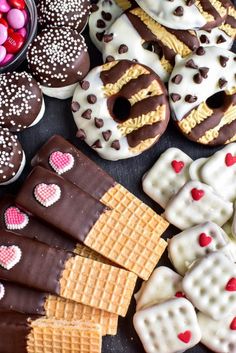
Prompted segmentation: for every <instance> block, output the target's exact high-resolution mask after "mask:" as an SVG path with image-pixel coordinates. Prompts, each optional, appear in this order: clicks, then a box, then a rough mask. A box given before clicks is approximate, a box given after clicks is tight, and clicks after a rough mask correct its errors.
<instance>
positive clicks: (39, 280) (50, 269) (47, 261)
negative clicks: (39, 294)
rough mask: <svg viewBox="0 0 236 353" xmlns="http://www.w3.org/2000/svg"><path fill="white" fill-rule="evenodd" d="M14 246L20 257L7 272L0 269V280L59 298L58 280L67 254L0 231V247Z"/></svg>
mask: <svg viewBox="0 0 236 353" xmlns="http://www.w3.org/2000/svg"><path fill="white" fill-rule="evenodd" d="M12 245H15V246H18V247H19V248H20V249H21V252H22V256H21V259H20V261H19V262H18V263H17V264H16V265H15V266H14V267H12V268H11V269H10V270H6V269H4V268H3V267H1V266H0V279H3V280H6V281H12V282H16V283H19V284H22V285H25V286H27V287H32V288H35V289H38V290H41V291H44V292H49V293H52V294H60V277H61V275H62V272H63V270H64V268H65V263H66V261H67V260H68V259H69V258H71V257H72V256H74V255H73V254H72V253H70V252H66V251H64V250H59V249H56V248H51V247H49V246H48V245H46V244H43V243H40V242H38V241H35V240H31V239H28V238H25V237H19V236H18V235H16V234H14V233H11V232H5V231H4V230H0V246H12Z"/></svg>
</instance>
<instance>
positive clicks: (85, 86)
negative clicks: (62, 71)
mask: <svg viewBox="0 0 236 353" xmlns="http://www.w3.org/2000/svg"><path fill="white" fill-rule="evenodd" d="M80 87H81V88H82V89H84V90H85V91H87V90H88V89H89V87H90V83H89V82H88V81H85V80H83V81H81V82H80Z"/></svg>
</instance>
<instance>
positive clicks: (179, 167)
mask: <svg viewBox="0 0 236 353" xmlns="http://www.w3.org/2000/svg"><path fill="white" fill-rule="evenodd" d="M171 166H172V168H173V169H174V171H175V173H176V174H178V173H180V172H181V170H182V169H183V167H184V162H182V161H176V160H174V161H172V162H171Z"/></svg>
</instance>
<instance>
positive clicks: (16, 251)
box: [0, 245, 21, 270]
mask: <svg viewBox="0 0 236 353" xmlns="http://www.w3.org/2000/svg"><path fill="white" fill-rule="evenodd" d="M20 259H21V249H20V248H19V247H18V246H15V245H12V246H0V266H2V267H3V268H5V269H6V270H10V269H11V268H12V267H14V266H15V265H16V264H17V263H18V262H19V261H20Z"/></svg>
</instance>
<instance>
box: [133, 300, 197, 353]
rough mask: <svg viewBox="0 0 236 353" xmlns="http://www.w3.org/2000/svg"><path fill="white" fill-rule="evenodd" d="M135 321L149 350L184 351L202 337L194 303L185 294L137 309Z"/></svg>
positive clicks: (139, 333)
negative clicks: (182, 296)
mask: <svg viewBox="0 0 236 353" xmlns="http://www.w3.org/2000/svg"><path fill="white" fill-rule="evenodd" d="M133 322H134V328H135V330H136V332H137V334H138V336H139V338H140V340H141V342H142V344H143V346H144V349H145V351H146V352H147V353H176V352H180V351H181V352H184V351H185V350H186V349H188V348H191V347H193V346H195V345H196V344H197V343H198V342H199V341H200V339H201V332H200V328H199V325H198V322H197V316H196V313H195V310H194V307H193V305H192V304H191V303H190V302H189V301H188V300H187V299H185V298H178V299H171V300H168V301H166V302H164V303H162V304H157V305H155V306H152V307H150V308H147V309H144V310H141V311H137V312H136V313H135V315H134V320H133Z"/></svg>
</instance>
